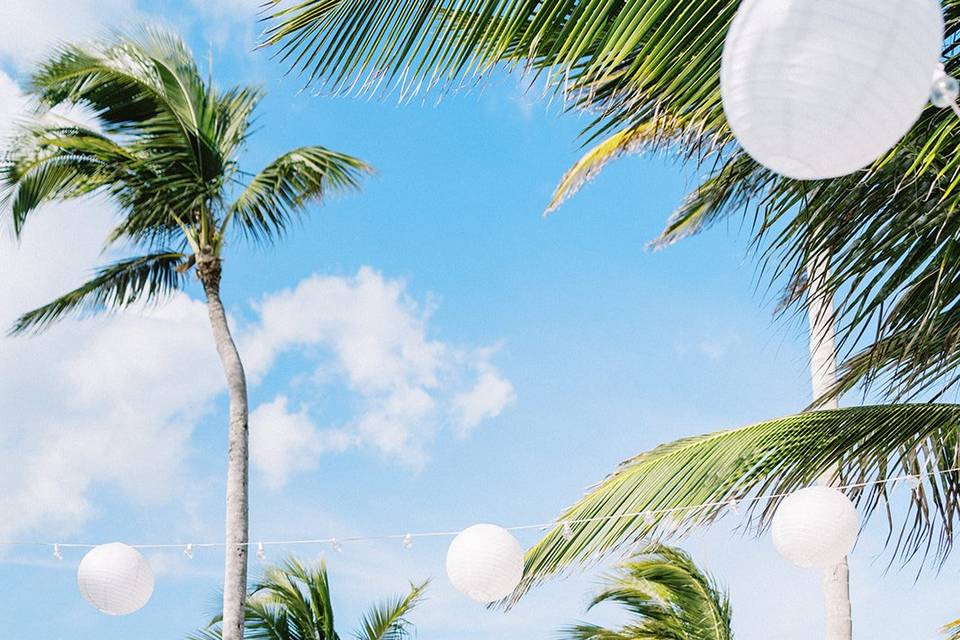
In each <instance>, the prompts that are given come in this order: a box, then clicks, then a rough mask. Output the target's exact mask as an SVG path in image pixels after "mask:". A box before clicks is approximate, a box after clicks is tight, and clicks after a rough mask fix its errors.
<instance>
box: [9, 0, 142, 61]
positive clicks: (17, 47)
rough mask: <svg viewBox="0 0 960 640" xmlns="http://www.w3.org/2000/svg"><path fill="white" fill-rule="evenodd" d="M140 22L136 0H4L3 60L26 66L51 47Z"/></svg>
mask: <svg viewBox="0 0 960 640" xmlns="http://www.w3.org/2000/svg"><path fill="white" fill-rule="evenodd" d="M137 22H139V20H138V14H137V10H136V2H135V1H134V0H4V1H3V2H2V3H0V63H2V62H7V63H12V64H13V65H14V66H16V67H18V68H23V67H25V66H27V65H29V64H30V63H32V62H35V61H36V60H38V59H40V58H41V57H42V56H43V55H45V54H46V53H47V52H48V51H49V50H50V48H51V47H53V46H55V45H56V44H58V43H60V42H64V41H69V42H76V41H79V40H86V39H89V38H92V37H96V36H98V35H102V34H103V32H104V29H105V28H108V27H115V26H117V25H128V24H136V23H137Z"/></svg>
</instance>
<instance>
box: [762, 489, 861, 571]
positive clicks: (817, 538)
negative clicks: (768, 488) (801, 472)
mask: <svg viewBox="0 0 960 640" xmlns="http://www.w3.org/2000/svg"><path fill="white" fill-rule="evenodd" d="M771 533H772V534H773V545H774V546H775V547H776V548H777V551H779V552H780V555H782V556H783V557H784V558H786V559H787V560H789V561H790V562H792V563H793V564H795V565H797V566H798V567H803V568H805V569H814V568H819V569H825V568H827V567H832V566H833V565H835V564H837V563H838V562H840V561H841V560H842V559H843V558H844V557H845V556H846V555H847V554H849V553H850V551H852V550H853V546H854V545H855V544H856V542H857V536H858V535H859V533H860V516H859V515H857V509H856V507H855V506H854V505H853V503H852V502H851V501H850V499H849V498H847V496H845V495H843V493H841V492H840V491H837V490H836V489H834V488H832V487H808V488H806V489H801V490H800V491H797V492H796V493H792V494H790V495H789V496H787V497H786V498H784V500H783V502H781V503H780V505H779V507H778V508H777V513H776V514H775V515H774V516H773V525H772V527H771Z"/></svg>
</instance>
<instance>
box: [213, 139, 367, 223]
mask: <svg viewBox="0 0 960 640" xmlns="http://www.w3.org/2000/svg"><path fill="white" fill-rule="evenodd" d="M372 170H373V169H372V168H371V167H370V166H369V165H368V164H366V163H365V162H363V161H362V160H358V159H357V158H354V157H352V156H348V155H346V154H343V153H338V152H336V151H330V150H329V149H325V148H323V147H316V146H314V147H300V148H298V149H294V150H292V151H289V152H287V153H285V154H283V155H282V156H280V157H279V158H277V159H276V160H274V161H273V162H271V163H270V164H269V165H268V166H267V167H265V168H264V169H263V170H262V171H261V172H260V173H258V174H257V175H256V176H254V177H253V179H252V180H251V181H250V184H249V185H248V186H247V187H246V189H244V190H243V192H242V193H241V194H240V195H239V197H238V198H237V200H236V202H234V203H233V205H232V206H231V207H230V212H229V214H228V215H229V216H232V220H233V223H234V224H236V225H239V227H240V229H241V230H242V231H243V232H244V234H246V235H247V236H248V237H252V238H255V239H258V240H269V239H273V238H275V237H276V236H278V235H281V234H282V233H283V231H284V229H286V227H287V226H288V225H289V224H290V221H291V218H292V216H294V215H295V214H297V213H299V212H300V211H302V210H303V209H304V207H306V206H307V204H309V203H310V202H314V201H318V200H321V199H322V198H324V197H326V196H328V195H331V194H334V193H337V192H343V191H349V190H353V189H357V188H359V185H360V178H361V176H362V175H364V174H368V173H370V172H372Z"/></svg>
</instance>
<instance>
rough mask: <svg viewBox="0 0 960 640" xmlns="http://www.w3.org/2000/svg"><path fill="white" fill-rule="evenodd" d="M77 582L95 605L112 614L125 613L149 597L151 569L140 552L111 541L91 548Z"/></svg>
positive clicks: (138, 607)
mask: <svg viewBox="0 0 960 640" xmlns="http://www.w3.org/2000/svg"><path fill="white" fill-rule="evenodd" d="M77 584H78V585H79V587H80V593H81V594H82V595H83V597H84V599H85V600H86V601H87V602H89V603H90V604H92V605H93V606H94V607H96V608H97V609H99V610H100V611H102V612H103V613H106V614H109V615H112V616H125V615H127V614H130V613H133V612H134V611H137V610H138V609H140V608H142V607H143V606H144V605H145V604H147V601H148V600H150V596H151V595H152V594H153V571H152V570H151V569H150V565H149V564H148V563H147V561H146V560H145V559H144V557H143V556H142V555H140V552H139V551H137V550H136V549H134V548H133V547H130V546H128V545H125V544H123V543H122V542H111V543H110V544H102V545H100V546H98V547H94V548H93V549H91V550H90V551H89V552H88V553H87V555H85V556H84V557H83V560H81V561H80V567H79V569H78V570H77Z"/></svg>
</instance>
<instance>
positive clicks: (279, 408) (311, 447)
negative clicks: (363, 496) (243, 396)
mask: <svg viewBox="0 0 960 640" xmlns="http://www.w3.org/2000/svg"><path fill="white" fill-rule="evenodd" d="M287 402H288V401H287V397H286V396H283V395H280V396H277V397H276V398H275V399H274V400H273V401H272V402H267V403H265V404H262V405H260V406H259V407H257V408H256V410H255V411H253V413H251V414H250V456H251V459H252V462H253V465H254V466H255V467H256V468H257V469H259V470H260V471H262V472H263V474H264V476H265V477H266V480H267V484H268V485H269V486H270V487H272V488H274V489H279V488H281V487H283V485H284V484H286V482H287V478H288V477H289V476H290V475H291V474H293V473H295V472H300V471H311V470H313V469H315V468H316V467H317V462H318V459H319V457H320V456H321V455H323V454H324V453H327V452H331V451H334V452H337V451H343V450H344V449H346V448H347V447H348V446H350V444H351V441H352V438H351V436H350V434H349V433H347V432H345V431H342V430H338V429H327V430H324V431H320V430H318V429H317V427H316V426H315V425H314V423H313V420H312V419H311V418H310V414H309V412H308V411H307V410H306V409H303V408H301V409H300V410H299V411H296V412H294V411H290V410H289V409H288V408H287Z"/></svg>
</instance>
